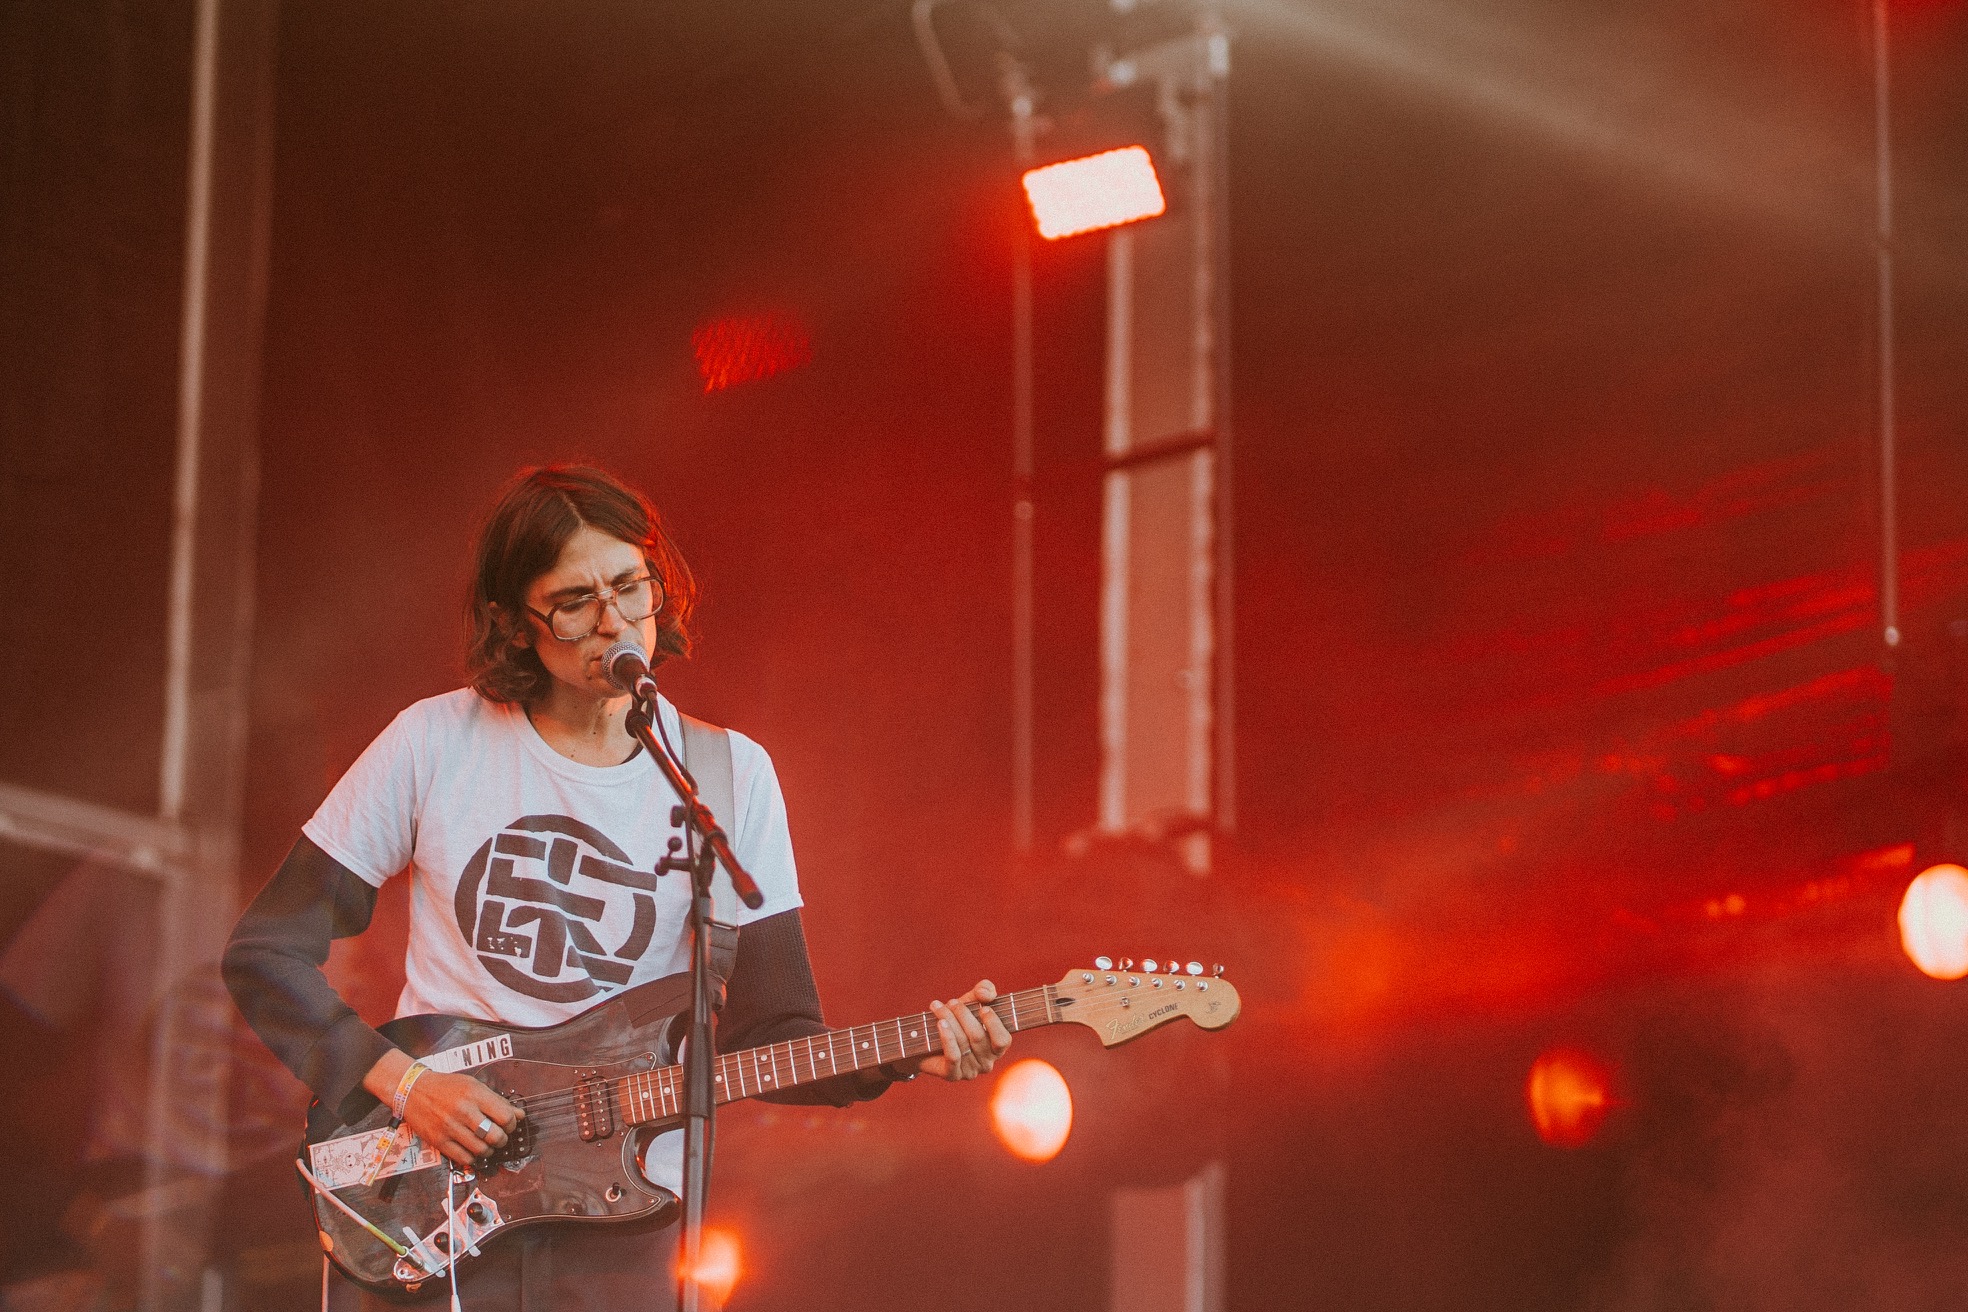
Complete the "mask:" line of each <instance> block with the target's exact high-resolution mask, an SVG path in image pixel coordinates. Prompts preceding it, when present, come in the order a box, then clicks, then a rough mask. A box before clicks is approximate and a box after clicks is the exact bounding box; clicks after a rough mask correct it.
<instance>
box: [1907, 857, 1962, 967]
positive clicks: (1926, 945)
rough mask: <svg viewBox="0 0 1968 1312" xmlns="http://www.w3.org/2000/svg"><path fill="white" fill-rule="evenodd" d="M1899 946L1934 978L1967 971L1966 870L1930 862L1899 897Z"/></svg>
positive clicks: (1914, 962)
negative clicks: (1901, 896)
mask: <svg viewBox="0 0 1968 1312" xmlns="http://www.w3.org/2000/svg"><path fill="white" fill-rule="evenodd" d="M1900 946H1901V947H1903V948H1905V949H1906V954H1907V955H1908V956H1909V957H1911V958H1913V964H1914V965H1916V966H1918V967H1920V969H1921V970H1923V971H1925V972H1926V973H1927V974H1929V975H1932V976H1933V977H1934V978H1935V979H1960V978H1961V977H1962V976H1963V975H1968V870H1963V869H1962V868H1961V867H1960V866H1955V865H1939V866H1930V867H1928V868H1927V869H1925V870H1923V871H1921V872H1920V873H1919V874H1918V875H1915V876H1914V878H1913V882H1912V883H1911V884H1908V885H1907V891H1906V896H1905V897H1904V898H1901V899H1900Z"/></svg>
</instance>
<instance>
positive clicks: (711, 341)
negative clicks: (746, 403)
mask: <svg viewBox="0 0 1968 1312" xmlns="http://www.w3.org/2000/svg"><path fill="white" fill-rule="evenodd" d="M690 346H691V350H692V351H694V352H695V353H696V356H697V372H698V373H700V374H702V375H703V378H704V390H705V391H707V392H715V391H717V390H718V389H720V388H724V387H731V386H734V385H736V384H738V383H749V382H754V381H756V380H757V379H760V378H770V377H772V375H774V374H777V373H784V372H785V371H786V370H788V369H796V368H798V367H799V366H800V365H803V364H805V363H806V362H807V361H808V360H811V359H812V358H813V338H812V335H811V334H809V333H808V332H807V331H806V325H805V324H803V323H801V322H800V321H799V320H798V319H796V318H794V317H793V316H792V315H789V314H776V313H775V314H755V315H749V316H745V317H742V318H728V319H716V320H713V321H712V322H710V323H707V324H705V325H703V326H702V327H700V328H699V329H697V331H695V332H693V333H692V334H690Z"/></svg>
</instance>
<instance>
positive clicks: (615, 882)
mask: <svg viewBox="0 0 1968 1312" xmlns="http://www.w3.org/2000/svg"><path fill="white" fill-rule="evenodd" d="M617 908H622V909H624V910H626V912H627V914H628V918H629V920H630V925H629V930H628V935H627V937H625V938H624V939H623V940H622V941H621V942H620V943H608V942H606V941H604V940H603V938H602V937H601V935H602V932H603V925H604V923H606V922H609V921H612V922H613V923H615V924H617V925H619V924H620V923H621V922H622V919H623V916H622V915H621V914H617V915H614V916H611V915H610V914H609V913H610V912H611V911H614V910H616V909H617ZM456 909H457V913H458V929H459V931H460V932H462V933H463V934H464V936H465V941H466V942H467V943H470V944H471V945H472V950H473V951H475V952H476V953H477V954H478V960H479V963H480V964H481V965H483V966H484V967H485V969H486V970H488V971H490V972H491V973H492V977H493V978H494V979H496V980H498V981H499V982H500V983H501V984H504V985H505V986H506V987H507V988H509V989H512V990H514V991H516V992H519V993H524V994H526V995H527V996H528V997H533V998H540V999H543V1000H545V1001H547V1002H580V1001H583V1000H584V999H587V998H592V997H594V996H596V995H597V994H602V993H607V992H609V991H611V990H613V989H618V988H620V987H622V986H623V985H624V984H627V983H628V982H629V977H630V976H631V975H632V974H633V973H634V972H635V962H636V959H637V958H638V957H640V956H642V954H643V950H644V949H646V948H647V947H648V946H649V940H650V938H651V937H652V936H653V935H654V934H655V932H656V876H655V875H654V874H653V873H652V872H650V871H647V870H637V869H635V868H634V867H633V866H631V865H630V864H629V854H628V853H627V852H624V851H623V850H622V849H621V848H620V847H618V846H617V845H616V844H615V843H614V842H613V841H612V840H611V839H610V838H609V837H608V835H606V834H604V833H602V832H601V831H600V830H598V829H596V828H595V827H594V826H592V825H585V824H582V823H581V822H580V821H579V820H575V819H571V818H569V817H568V816H564V815H529V816H522V817H520V818H519V819H517V820H515V821H513V822H512V823H511V824H509V825H507V826H506V827H505V828H504V829H502V830H500V831H499V832H498V833H496V834H494V835H493V836H492V837H490V838H488V839H486V840H485V843H484V845H483V846H482V847H480V848H479V849H478V851H477V852H475V853H473V854H472V859H471V860H470V861H469V862H467V863H466V864H465V869H464V873H463V874H462V875H460V876H459V877H458V893H457V898H456Z"/></svg>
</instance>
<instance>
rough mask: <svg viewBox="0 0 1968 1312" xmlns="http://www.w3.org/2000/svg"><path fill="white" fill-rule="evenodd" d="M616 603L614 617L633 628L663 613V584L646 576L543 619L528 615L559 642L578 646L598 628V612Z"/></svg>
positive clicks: (564, 605)
mask: <svg viewBox="0 0 1968 1312" xmlns="http://www.w3.org/2000/svg"><path fill="white" fill-rule="evenodd" d="M611 601H612V602H614V603H615V613H616V614H617V615H620V616H621V617H622V620H623V622H624V623H627V624H635V623H638V622H639V621H642V620H646V619H648V618H649V617H650V616H651V615H654V614H655V613H656V612H657V611H659V610H661V609H663V584H662V581H661V580H660V579H658V578H656V577H655V576H654V575H651V574H645V575H643V576H642V577H641V578H639V579H630V580H629V581H628V582H627V583H618V584H616V585H615V586H614V587H612V588H603V589H602V590H601V591H600V592H590V593H588V594H587V595H586V596H585V597H576V598H574V600H572V601H563V602H561V603H560V605H558V606H555V607H554V608H553V609H552V610H550V611H548V612H547V613H546V614H544V615H542V614H540V612H539V611H537V610H534V609H533V608H532V607H531V606H528V607H527V608H526V609H527V611H528V612H529V613H530V614H532V615H534V616H535V617H537V618H538V619H539V620H541V621H542V622H543V623H545V624H546V626H547V631H548V632H549V633H551V634H553V636H554V637H556V638H559V639H560V640H561V641H562V642H579V641H580V640H581V639H583V638H585V637H587V636H588V635H589V634H590V633H593V632H594V631H595V630H596V629H598V628H600V627H601V608H602V607H604V606H606V605H607V604H608V603H609V602H611Z"/></svg>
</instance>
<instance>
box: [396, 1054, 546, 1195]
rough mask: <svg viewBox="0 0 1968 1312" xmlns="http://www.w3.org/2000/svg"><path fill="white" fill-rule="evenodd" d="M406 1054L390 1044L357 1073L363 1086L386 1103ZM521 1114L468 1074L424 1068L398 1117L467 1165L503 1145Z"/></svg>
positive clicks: (407, 1060) (406, 1062)
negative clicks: (372, 1063) (453, 1073)
mask: <svg viewBox="0 0 1968 1312" xmlns="http://www.w3.org/2000/svg"><path fill="white" fill-rule="evenodd" d="M410 1061H411V1059H410V1057H409V1056H408V1055H407V1054H405V1053H403V1052H402V1051H400V1050H398V1049H395V1048H392V1049H391V1050H390V1051H388V1052H386V1053H384V1054H383V1056H382V1057H381V1058H380V1059H378V1060H377V1062H376V1064H375V1065H374V1066H372V1067H370V1068H369V1073H368V1074H367V1075H365V1076H363V1077H362V1087H363V1088H365V1089H367V1090H369V1092H370V1093H373V1094H374V1095H376V1097H377V1098H379V1099H381V1100H382V1103H383V1105H384V1106H385V1107H387V1106H389V1105H390V1103H391V1101H392V1100H393V1099H394V1098H395V1097H396V1088H397V1085H398V1084H400V1083H401V1082H402V1080H403V1074H404V1072H405V1071H407V1070H409V1069H410ZM523 1115H525V1113H524V1112H522V1111H520V1109H519V1108H517V1107H515V1106H513V1105H512V1104H511V1103H509V1102H507V1101H506V1100H505V1099H504V1098H501V1097H500V1096H499V1095H498V1094H496V1093H494V1092H492V1090H490V1089H488V1088H486V1087H485V1086H484V1085H483V1084H481V1083H479V1082H478V1081H477V1080H475V1079H473V1078H472V1077H471V1076H469V1075H463V1074H456V1075H446V1074H444V1073H443V1072H441V1071H433V1070H426V1071H425V1072H424V1073H423V1074H422V1075H419V1076H418V1077H417V1082H416V1083H415V1084H413V1085H411V1086H410V1097H409V1098H408V1100H407V1101H406V1102H405V1104H404V1108H403V1123H404V1124H405V1125H407V1126H409V1127H410V1133H412V1134H414V1135H416V1136H417V1137H418V1138H419V1139H422V1140H423V1141H424V1142H425V1143H427V1144H429V1145H431V1146H432V1147H433V1148H435V1149H437V1150H438V1151H439V1152H441V1153H443V1154H444V1155H445V1156H446V1157H448V1158H449V1159H451V1160H452V1161H454V1162H456V1163H457V1164H458V1165H460V1166H465V1167H469V1166H470V1165H471V1164H472V1163H473V1162H474V1161H476V1160H477V1159H479V1158H481V1157H483V1156H485V1154H487V1153H488V1152H491V1151H492V1150H493V1149H494V1148H500V1147H503V1146H505V1143H506V1140H507V1138H508V1137H509V1136H510V1135H511V1133H512V1129H513V1127H514V1126H515V1125H518V1124H519V1118H520V1117H521V1116H523Z"/></svg>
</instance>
